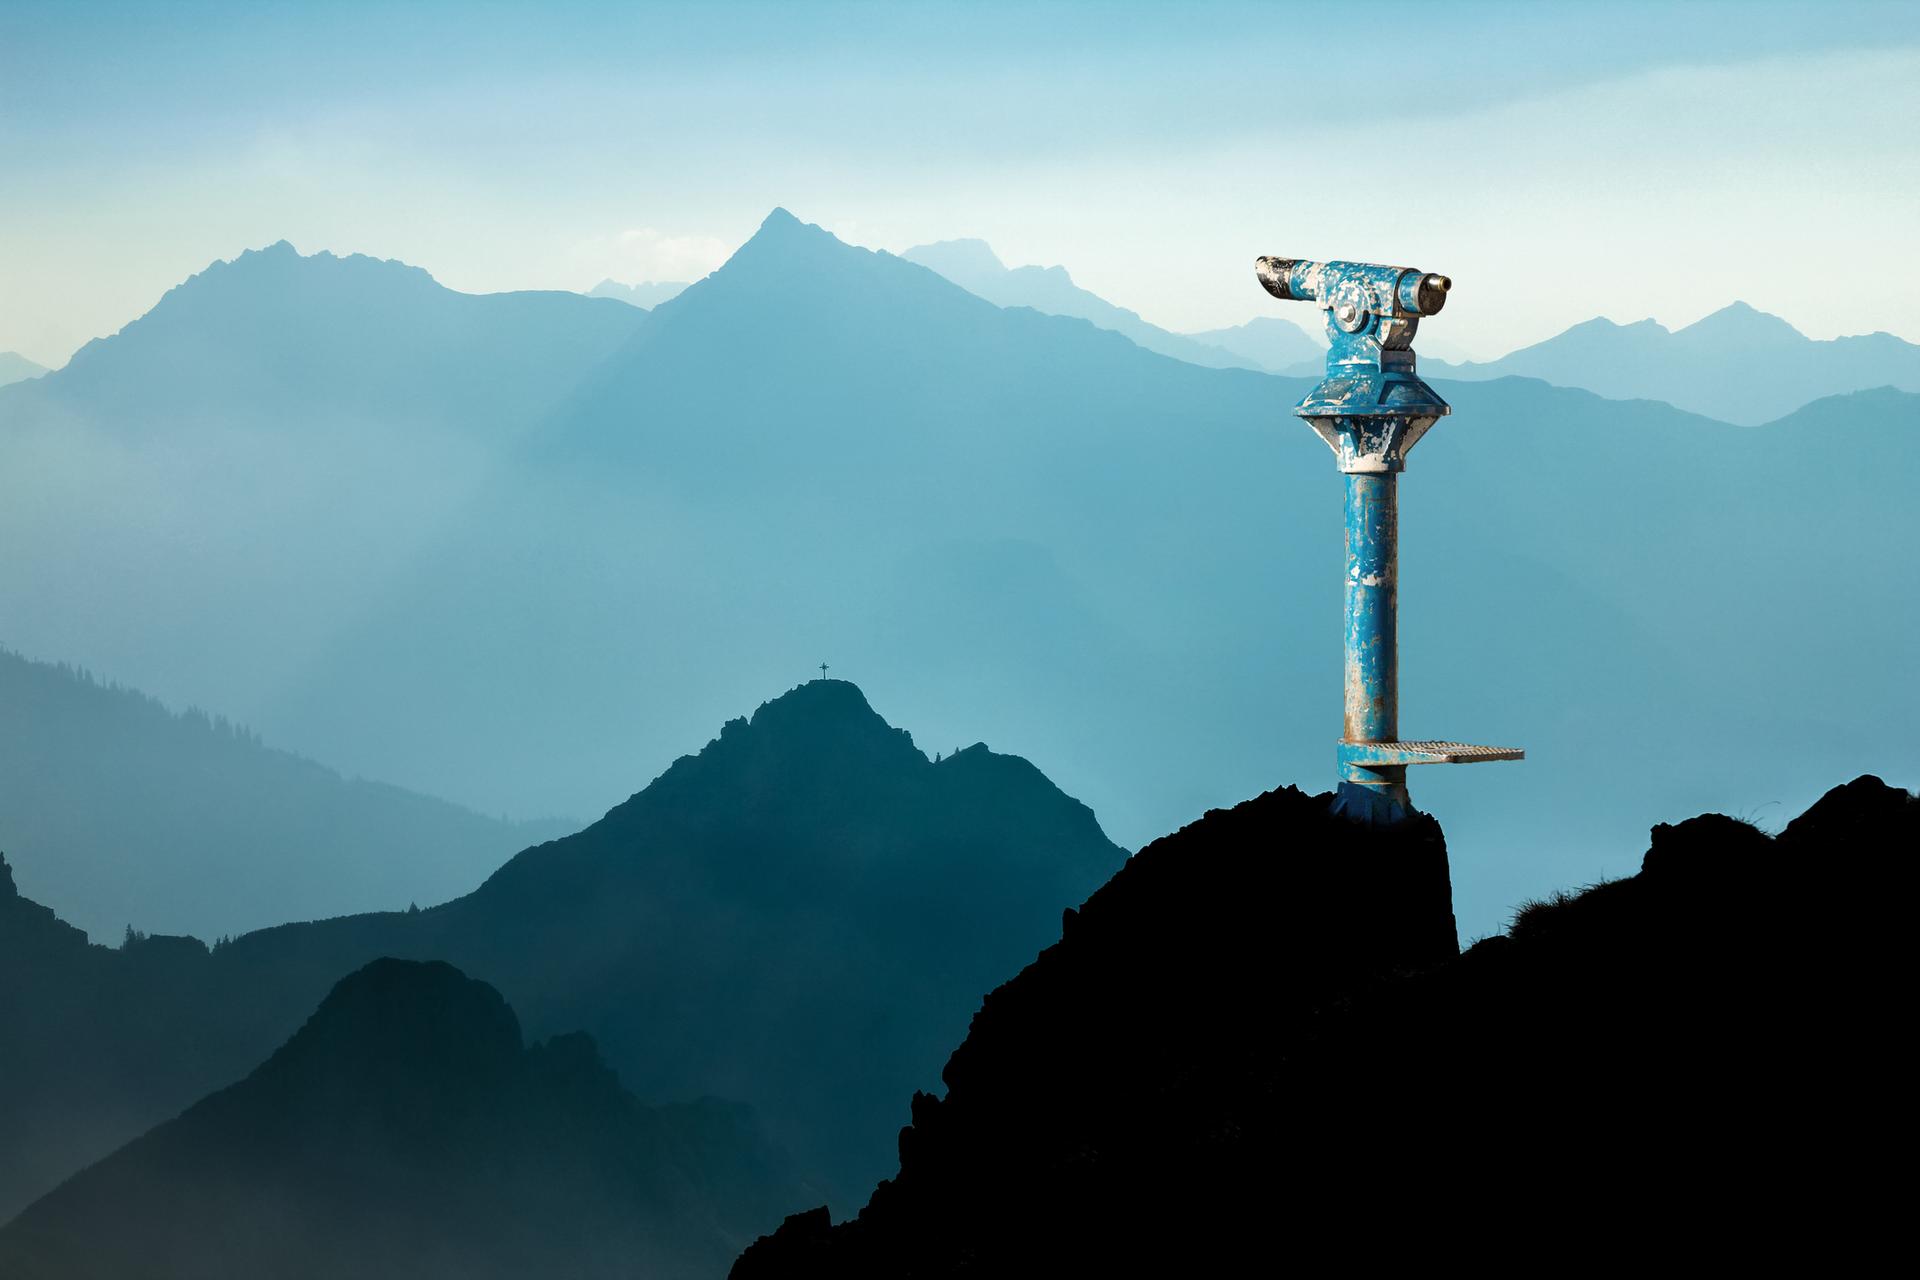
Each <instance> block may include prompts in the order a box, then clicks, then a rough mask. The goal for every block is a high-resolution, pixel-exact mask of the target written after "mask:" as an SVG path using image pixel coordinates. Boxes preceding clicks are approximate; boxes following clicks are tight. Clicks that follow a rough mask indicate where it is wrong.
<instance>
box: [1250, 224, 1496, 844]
mask: <svg viewBox="0 0 1920 1280" xmlns="http://www.w3.org/2000/svg"><path fill="white" fill-rule="evenodd" d="M1254 273H1255V274H1256V275H1257V276H1258V277H1259V279H1260V283H1261V284H1262V285H1264V286H1265V287H1266V290H1267V292H1268V293H1271V294H1272V295H1273V296H1274V297H1276V298H1285V299H1289V300H1292V299H1298V300H1300V301H1303V302H1313V303H1316V304H1318V306H1319V307H1320V308H1321V310H1323V311H1325V312H1326V313H1327V340H1328V343H1329V344H1330V345H1329V348H1328V350H1327V376H1326V377H1325V378H1324V379H1322V380H1321V382H1320V385H1318V386H1316V387H1315V388H1314V389H1313V390H1312V391H1309V392H1308V393H1307V398H1306V399H1304V400H1302V401H1301V402H1300V403H1299V405H1298V406H1297V407H1296V408H1295V409H1294V412H1295V413H1296V414H1298V415H1299V416H1300V417H1302V418H1305V419H1306V420H1307V425H1308V426H1310V427H1312V428H1313V429H1314V431H1315V433H1316V434H1318V435H1319V437H1320V438H1321V439H1322V440H1325V441H1326V442H1327V444H1328V446H1329V447H1331V448H1332V449H1333V453H1334V457H1335V459H1336V460H1337V464H1338V466H1339V468H1340V470H1341V472H1342V473H1343V474H1344V475H1345V476H1346V483H1347V580H1346V651H1347V652H1346V673H1345V683H1346V727H1345V731H1344V732H1343V733H1342V734H1341V737H1340V748H1339V761H1340V790H1339V792H1338V794H1337V795H1336V797H1335V800H1334V808H1335V809H1336V810H1337V811H1340V812H1344V813H1348V814H1351V815H1353V816H1355V817H1359V818H1363V819H1365V820H1367V821H1370V822H1391V821H1395V820H1397V819H1399V818H1401V817H1404V816H1405V815H1406V813H1407V812H1408V811H1409V810H1410V809H1411V808H1412V803H1411V801H1410V800H1409V799H1408V797H1407V766H1408V765H1414V764H1470V763H1474V762H1476V761H1481V760H1519V759H1521V758H1523V756H1524V754H1525V753H1524V752H1522V751H1520V750H1519V749H1517V748H1513V747H1476V746H1471V745H1469V744H1467V743H1464V742H1441V741H1428V740H1421V741H1413V742H1403V741H1401V740H1400V658H1399V648H1398V638H1397V634H1396V633H1397V630H1398V610H1399V574H1400V546H1399V542H1400V508H1399V499H1398V493H1397V491H1396V488H1395V481H1396V479H1397V477H1398V476H1399V473H1400V472H1401V471H1403V470H1405V469H1406V465H1407V464H1406V456H1407V452H1408V450H1410V449H1412V448H1413V446H1414V444H1415V443H1416V442H1418V441H1419V439H1420V437H1421V436H1423V435H1425V434H1426V433H1427V431H1428V429H1429V428H1431V427H1432V426H1433V424H1434V423H1436V422H1438V421H1439V420H1440V419H1441V418H1443V417H1445V416H1446V415H1447V414H1449V413H1451V412H1453V410H1452V409H1451V408H1450V407H1449V406H1448V405H1447V402H1446V401H1445V400H1442V399H1441V398H1440V396H1439V393H1438V392H1436V391H1434V389H1433V388H1432V387H1429V386H1428V385H1427V384H1426V383H1424V382H1422V381H1421V380H1420V377H1419V375H1418V374H1416V373H1415V372H1414V358H1413V335H1414V334H1415V333H1416V332H1417V331H1418V329H1419V327H1420V320H1421V318H1422V317H1424V316H1431V315H1437V314H1439V311H1440V308H1441V307H1443V306H1445V305H1446V302H1447V292H1448V290H1450V289H1451V288H1452V287H1453V282H1452V281H1451V280H1449V279H1447V277H1445V276H1438V275H1433V274H1430V273H1428V272H1424V271H1415V270H1413V269H1412V268H1409V267H1383V266H1379V265H1376V264H1374V263H1370V262H1302V261H1300V260H1298V259H1294V258H1261V259H1260V260H1259V261H1258V262H1256V263H1255V264H1254Z"/></svg>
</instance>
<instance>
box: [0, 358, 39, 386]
mask: <svg viewBox="0 0 1920 1280" xmlns="http://www.w3.org/2000/svg"><path fill="white" fill-rule="evenodd" d="M46 371H47V367H46V366H45V365H41V364H35V363H34V362H33V361H31V360H29V359H27V358H26V357H25V356H23V355H21V354H20V353H19V352H17V351H0V387H4V386H6V385H7V384H8V383H9V382H24V381H25V380H26V379H28V378H37V377H39V376H40V375H41V374H43V373H45V372H46Z"/></svg>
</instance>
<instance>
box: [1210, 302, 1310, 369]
mask: <svg viewBox="0 0 1920 1280" xmlns="http://www.w3.org/2000/svg"><path fill="white" fill-rule="evenodd" d="M1307 314H1309V315H1311V316H1312V317H1313V318H1314V322H1315V323H1316V324H1317V323H1320V322H1322V321H1323V319H1324V317H1325V314H1326V313H1325V312H1322V311H1317V310H1316V311H1312V312H1308V313H1307ZM1187 336H1188V337H1190V338H1192V339H1193V340H1194V341H1195V342H1204V343H1206V344H1207V345H1208V346H1212V347H1219V348H1221V349H1223V350H1226V351H1231V352H1232V353H1233V354H1234V355H1237V356H1242V357H1244V358H1246V359H1247V360H1250V361H1252V362H1253V364H1254V366H1255V367H1256V368H1260V369H1265V370H1266V371H1267V372H1268V373H1284V374H1290V375H1292V376H1294V377H1301V378H1304V377H1310V376H1311V377H1318V376H1319V374H1320V370H1321V369H1322V368H1323V367H1324V366H1325V364H1326V361H1327V344H1326V342H1325V340H1324V339H1321V338H1318V337H1316V336H1315V335H1314V334H1312V333H1308V332H1307V331H1306V330H1305V329H1303V328H1301V327H1300V326H1299V325H1297V324H1295V323H1294V322H1293V321H1291V320H1282V319H1277V318H1275V317H1273V316H1260V317H1257V318H1256V319H1253V320H1249V321H1247V322H1246V323H1245V324H1240V325H1235V326H1234V327H1233V328H1231V329H1208V330H1207V331H1205V332H1204V333H1190V334H1188V335H1187Z"/></svg>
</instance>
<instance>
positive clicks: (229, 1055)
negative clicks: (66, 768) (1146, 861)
mask: <svg viewBox="0 0 1920 1280" xmlns="http://www.w3.org/2000/svg"><path fill="white" fill-rule="evenodd" d="M1124 857H1125V855H1124V852H1123V851H1122V850H1121V849H1119V848H1118V847H1116V846H1115V845H1113V844H1112V843H1111V842H1109V841H1108V840H1107V839H1106V837H1105V836H1104V835H1103V834H1102V833H1101V831H1100V827H1099V825H1098V824H1097V823H1096V822H1095V821H1094V817H1093V814H1092V813H1091V812H1090V811H1089V810H1088V809H1087V808H1086V806H1084V805H1082V804H1080V803H1078V802H1077V801H1075V800H1072V799H1070V798H1068V797H1067V796H1066V795H1064V794H1062V793H1061V792H1060V791H1059V790H1057V789H1056V788H1055V787H1054V786H1053V784H1052V783H1050V782H1048V781H1047V779H1046V778H1045V777H1043V776H1042V775H1041V774H1040V772H1039V771H1038V770H1037V769H1035V768H1034V767H1033V766H1032V765H1030V764H1028V763H1027V762H1026V761H1024V760H1021V759H1018V758H1016V757H1012V756H1004V755H996V754H995V753H993V752H991V751H988V750H987V749H986V748H984V747H980V746H975V747H972V748H969V749H967V750H965V751H961V752H959V753H957V754H954V755H949V756H946V757H945V758H943V759H941V760H939V761H938V762H935V761H933V760H930V759H928V758H927V757H926V756H925V755H923V754H922V753H921V752H920V751H919V750H918V749H916V748H915V746H914V745H913V742H912V740H911V739H910V738H909V737H908V736H907V734H906V733H904V732H902V731H901V730H898V729H894V728H892V727H890V726H888V725H887V724H886V722H885V721H883V720H881V719H880V717H879V716H877V715H875V714H874V712H873V711H872V709H871V708H870V707H869V706H868V705H867V703H866V701H865V699H864V698H863V697H862V696H861V694H860V691H859V690H858V689H856V688H855V687H854V686H852V685H850V684H847V683H844V682H842V681H838V680H818V681H814V682H812V683H809V684H805V685H802V686H800V687H799V688H797V689H794V690H793V691H791V692H790V693H787V694H785V695H783V696H782V697H780V698H778V699H775V700H774V701H772V702H769V703H767V704H766V705H764V706H762V707H761V708H760V709H759V710H758V711H757V712H756V713H755V714H754V716H753V718H752V719H751V721H749V720H744V719H741V720H734V721H731V722H729V723H728V724H727V725H726V727H725V729H724V730H723V731H722V732H721V734H720V736H719V737H718V738H717V739H715V740H714V741H712V742H710V743H709V744H708V745H707V747H706V748H705V749H704V750H703V751H701V752H700V753H699V754H698V755H694V756H687V757H684V758H682V759H680V760H679V761H677V762H676V763H675V764H674V765H673V766H672V767H671V768H670V769H668V770H667V771H666V772H665V773H664V774H662V775H661V776H660V777H659V778H657V779H656V780H655V781H654V782H653V783H652V784H651V785H649V786H648V787H647V788H646V789H645V790H644V791H642V792H640V793H639V794H637V795H635V796H633V797H632V798H630V799H629V800H627V801H626V802H625V803H624V804H621V805H620V806H618V807H617V808H615V809H614V810H613V811H612V812H610V813H608V814H607V815H606V817H604V818H602V819H601V820H600V821H599V822H597V823H595V824H594V825H593V826H591V827H588V828H587V829H586V830H584V831H582V832H580V833H578V834H577V835H572V836H568V837H566V838H565V839H562V840H556V841H553V842H551V843H548V844H544V845H540V846H538V847H537V848H532V849H528V850H526V851H524V852H522V853H521V854H519V855H518V856H517V857H515V858H514V859H513V860H512V861H510V862H508V863H507V864H506V865H505V866H504V867H502V868H500V869H499V870H498V871H497V872H496V873H495V874H494V875H493V876H492V877H490V878H489V879H488V880H487V881H486V882H485V883H484V884H483V885H482V886H481V887H480V888H479V889H477V890H476V891H474V892H473V893H471V894H469V895H467V896H466V897H463V898H460V899H456V900H455V901H453V902H449V903H447V904H445V905H443V906H439V907H434V908H430V909H425V910H420V911H417V912H416V911H401V912H389V913H385V914H376V915H360V916H348V917H343V918H339V919H334V920H327V921H321V922H318V923H313V924H295V925H286V926H282V927H279V928H274V929H268V930H263V931H261V932H257V933H252V934H248V935H246V936H244V937H240V938H236V939H234V940H233V941H232V942H230V943H226V944H224V945H221V946H217V947H215V948H213V949H212V950H211V951H209V950H208V948H206V947H205V946H203V945H202V944H200V943H199V942H196V941H194V940H193V939H191V938H163V937H158V936H155V937H151V938H135V939H130V940H129V942H128V944H127V945H126V946H124V947H122V948H121V949H118V950H109V949H107V948H105V947H99V946H88V945H87V944H86V940H85V939H84V937H82V936H81V935H80V934H79V932H78V931H77V930H74V929H72V928H70V927H69V926H67V925H64V924H62V923H60V922H59V921H58V920H57V919H55V918H54V917H53V916H52V914H51V913H50V912H48V911H47V909H46V908H44V907H41V906H39V905H37V904H35V903H33V902H30V901H28V900H26V899H23V898H20V897H18V896H17V895H16V894H15V892H14V888H13V885H12V882H11V879H10V878H9V879H7V880H6V882H5V883H4V884H0V1028H5V1029H6V1033H5V1034H0V1084H3V1086H4V1087H0V1220H3V1219H4V1218H5V1217H6V1216H8V1215H9V1214H10V1213H11V1212H12V1211H14V1210H16V1209H17V1208H19V1207H20V1205H22V1204H23V1203H25V1202H26V1201H27V1200H28V1199H30V1198H32V1197H34V1196H37V1195H39V1194H42V1193H44V1192H45V1191H46V1190H47V1189H49V1188H50V1187H51V1186H52V1185H54V1183H56V1182H57V1181H58V1180H59V1179H60V1178H62V1177H64V1176H66V1175H67V1174H69V1173H71V1172H73V1171H74V1170H75V1169H77V1168H79V1167H81V1166H83V1165H85V1164H87V1163H90V1162H92V1161H93V1160H96V1159H98V1158H100V1157H101V1156H103V1155H105V1154H106V1153H107V1152H108V1151H111V1150H112V1149H113V1148H115V1147H117V1146H119V1145H120V1144H122V1143H124V1142H126V1141H127V1140H128V1139H130V1138H132V1137H133V1136H134V1135H136V1134H138V1133H140V1132H142V1131H143V1130H145V1129H146V1128H148V1127H150V1126H152V1125H154V1124H156V1123H158V1122H159V1121H161V1120H163V1119H165V1118H166V1117H167V1116H169V1115H172V1114H174V1113H175V1112H177V1111H178V1110H179V1109H180V1108H182V1107H184V1106H186V1105H187V1104H188V1103H190V1102H191V1101H193V1099H195V1098H197V1097H200V1096H202V1095H203V1094H205V1093H207V1092H208V1091H209V1090H211V1089H214V1088H217V1087H219V1086H221V1085H224V1084H226V1083H228V1082H230V1081H232V1080H234V1079H235V1078H237V1077H238V1076H239V1075H240V1074H241V1073H242V1072H244V1071H245V1070H247V1069H248V1068H249V1067H250V1066H252V1065H253V1064H254V1063H257V1062H258V1061H260V1060H261V1059H262V1058H263V1057H265V1056H266V1054H267V1053H268V1052H269V1051H270V1050H271V1049H272V1048H273V1047H274V1046H275V1045H277V1044H279V1043H281V1042H282V1041H284V1040H285V1039H286V1038H287V1037H288V1036H289V1035H291V1034H292V1033H293V1031H294V1030H295V1029H296V1028H297V1027H298V1026H299V1023H300V1019H301V1018H302V1017H304V1016H305V1014H306V1013H307V1012H308V1011H309V1010H311V1009H312V1008H313V1006H314V1005H315V1004H316V1003H317V1002H318V1001H319V1000H320V999H321V997H322V996H324V995H325V993H326V991H327V990H328V988H329V987H330V986H331V985H332V984H333V983H334V982H335V981H337V980H338V979H339V978H340V977H341V975H343V974H345V973H348V972H350V971H352V970H353V969H356V968H358V967H359V966H361V965H364V964H366V963H367V962H368V961H370V960H373V959H376V958H378V957H381V956H394V957H400V958H406V959H417V960H446V961H448V962H450V963H452V964H455V965H457V966H459V968H460V969H461V970H463V971H464V972H466V973H468V974H470V975H472V976H473V977H475V978H478V979H480V980H482V981H485V982H488V983H491V984H493V985H494V986H496V987H498V988H499V989H500V991H501V992H502V993H503V994H504V995H505V997H506V998H507V1000H508V1001H509V1002H510V1003H511V1004H512V1005H513V1007H514V1008H515V1009H516V1010H518V1011H519V1013H520V1016H521V1017H522V1018H523V1019H525V1021H526V1023H527V1026H528V1028H529V1030H530V1032H531V1033H532V1034H533V1035H535V1036H537V1037H544V1036H548V1035H553V1034H557V1033H560V1032H563V1031H572V1030H584V1031H586V1032H588V1033H589V1034H591V1035H592V1036H593V1037H594V1039H595V1040H596V1041H597V1042H598V1043H599V1045H600V1046H601V1050H602V1052H604V1053H605V1054H606V1056H607V1059H608V1061H609V1063H610V1064H611V1065H612V1066H613V1067H614V1069H615V1070H617V1071H618V1072H619V1074H620V1076H621V1079H622V1080H623V1081H624V1082H625V1083H626V1085H627V1086H628V1087H629V1088H631V1089H633V1090H634V1092H635V1093H636V1094H637V1095H639V1096H640V1097H642V1098H644V1099H647V1100H649V1101H677V1100H684V1099H688V1098H695V1097H700V1096H704V1095H709V1094H711V1095H715V1096H719V1097H725V1098H733V1099H739V1100H741V1101H744V1102H747V1103H750V1104H751V1105H753V1106H754V1107H755V1109H756V1110H757V1111H758V1112H759V1114H760V1115H761V1117H762V1118H763V1120H764V1121H765V1122H766V1124H767V1126H768V1130H769V1132H770V1133H771V1134H772V1135H773V1137H774V1138H775V1139H776V1140H777V1141H779V1142H780V1143H781V1144H782V1145H784V1146H785V1147H787V1148H788V1149H789V1150H791V1151H792V1152H793V1154H794V1157H795V1159H796V1160H797V1161H798V1162H799V1167H800V1168H801V1169H802V1170H803V1171H804V1172H806V1173H807V1174H808V1175H809V1176H810V1177H812V1178H814V1179H815V1180H817V1181H818V1182H820V1183H821V1184H822V1185H823V1186H824V1188H825V1190H826V1193H827V1194H830V1195H831V1196H832V1197H833V1198H835V1199H836V1200H837V1201H839V1202H840V1203H843V1204H851V1203H856V1202H857V1200H858V1198H859V1197H860V1196H863V1195H864V1194H865V1193H866V1191H867V1189H868V1188H870V1187H871V1186H872V1184H873V1182H874V1180H875V1179H876V1178H878V1177H879V1176H880V1174H881V1173H883V1172H884V1171H885V1168H886V1165H887V1163H888V1153H889V1151H890V1150H891V1148H892V1144H893V1135H894V1134H895V1132H896V1131H897V1130H898V1128H899V1126H900V1125H901V1124H902V1123H904V1122H905V1120H906V1110H905V1106H906V1099H907V1098H908V1097H909V1096H910V1095H911V1094H912V1092H913V1090H914V1089H916V1088H926V1087H930V1086H931V1084H932V1082H933V1081H934V1080H935V1079H936V1078H937V1077H938V1073H939V1067H940V1062H941V1061H942V1059H943V1058H944V1056H945V1054H946V1052H947V1049H948V1047H949V1046H951V1044H952V1043H953V1042H954V1040H955V1039H957V1038H958V1037H959V1035H960V1034H961V1033H962V1032H963V1031H964V1030H965V1028H966V1025H967V1018H968V1015H969V1014H970V1013H971V1012H972V1011H973V1009H974V1008H975V1006H976V1004H977V1003H978V1000H979V996H980V993H981V992H982V991H986V990H988V989H989V988H991V987H992V986H993V985H994V984H996V983H998V982H1000V981H1002V980H1003V979H1004V978H1005V976H1006V975H1007V974H1008V973H1010V972H1012V971H1013V970H1014V969H1015V968H1017V967H1018V966H1019V964H1020V963H1021V961H1022V960H1023V959H1024V958H1025V957H1026V956H1028V955H1030V954H1031V953H1032V952H1033V950H1034V949H1035V948H1036V947H1037V946H1039V945H1040V944H1041V943H1042V942H1044V941H1045V940H1046V938H1048V937H1049V936H1051V934H1052V932H1053V931H1054V930H1055V929H1057V928H1058V925H1059V919H1060V912H1061V910H1062V909H1063V908H1064V907H1067V906H1069V905H1071V904H1073V903H1076V902H1079V901H1080V900H1081V899H1082V898H1084V897H1085V896H1086V895H1087V894H1088V893H1089V892H1091V891H1092V890H1093V888H1094V887H1095V886H1097V885H1098V884H1100V882H1101V881H1103V880H1104V879H1106V877H1107V876H1108V875H1110V874H1112V872H1113V871H1114V870H1115V869H1116V868H1117V867H1118V866H1119V865H1120V864H1121V862H1122V861H1123V860H1124ZM802 1207H804V1206H803V1205H798V1204H796V1205H789V1206H786V1211H791V1210H793V1209H797V1208H802Z"/></svg>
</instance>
